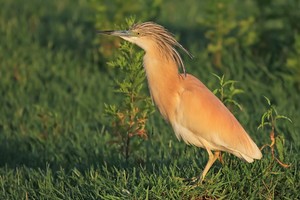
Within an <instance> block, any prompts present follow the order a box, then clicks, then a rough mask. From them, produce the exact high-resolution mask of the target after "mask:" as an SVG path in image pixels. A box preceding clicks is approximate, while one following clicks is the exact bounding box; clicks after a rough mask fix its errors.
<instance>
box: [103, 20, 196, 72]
mask: <svg viewBox="0 0 300 200" xmlns="http://www.w3.org/2000/svg"><path fill="white" fill-rule="evenodd" d="M98 33H100V34H107V35H114V36H118V37H121V38H122V39H124V40H127V41H129V42H131V43H134V44H136V45H138V46H139V47H141V48H142V49H144V50H145V51H146V52H150V51H152V52H155V53H156V54H157V53H158V54H160V55H163V56H166V57H167V58H168V59H171V60H174V61H175V62H176V63H177V64H178V66H181V67H182V68H183V70H184V65H183V62H182V60H181V57H180V55H179V53H178V52H177V51H176V50H175V48H174V47H175V46H177V47H179V48H180V49H182V50H183V51H184V52H185V53H186V54H188V55H189V56H190V57H191V58H192V57H193V56H192V54H190V53H189V52H188V51H187V50H186V49H185V48H184V47H183V46H182V45H181V44H179V43H178V42H177V41H176V39H175V38H174V36H173V34H172V33H170V32H169V31H168V30H167V29H165V28H164V27H163V26H161V25H159V24H156V23H154V22H144V23H141V24H134V25H133V26H132V27H131V28H129V29H128V30H118V31H116V30H113V31H98ZM184 71H185V70H184Z"/></svg>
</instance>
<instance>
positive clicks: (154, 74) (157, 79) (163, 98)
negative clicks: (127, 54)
mask: <svg viewBox="0 0 300 200" xmlns="http://www.w3.org/2000/svg"><path fill="white" fill-rule="evenodd" d="M144 68H145V71H146V75H147V79H148V85H149V90H150V93H151V96H152V99H153V100H154V102H155V104H156V106H157V107H158V109H159V111H160V112H161V114H162V115H163V117H164V118H165V119H167V120H170V117H171V116H172V112H174V108H175V104H176V101H177V94H178V91H179V85H180V84H179V82H180V80H182V78H183V77H182V76H181V75H180V74H179V73H178V67H177V64H176V62H175V61H174V60H173V59H171V58H167V57H164V55H156V54H153V53H151V52H146V54H145V56H144Z"/></svg>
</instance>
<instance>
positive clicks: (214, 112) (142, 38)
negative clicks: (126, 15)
mask: <svg viewBox="0 0 300 200" xmlns="http://www.w3.org/2000/svg"><path fill="white" fill-rule="evenodd" d="M97 33H98V34H106V35H112V36H118V37H120V38H122V39H124V40H126V41H128V42H131V43H133V44H135V45H137V46H139V47H140V48H141V49H143V50H144V51H145V54H144V57H143V66H144V70H145V72H146V73H145V74H146V78H147V82H148V88H149V90H150V95H151V97H152V99H153V101H154V103H155V105H156V106H157V108H158V110H159V112H160V113H161V115H162V117H163V118H164V119H165V120H166V121H168V122H169V123H170V125H171V126H172V128H173V131H174V132H175V135H176V137H177V139H178V140H181V139H182V140H183V141H184V142H185V143H186V144H188V145H194V146H196V147H199V148H203V149H205V150H206V151H207V153H208V161H207V164H206V166H205V167H204V170H203V171H202V173H201V174H200V176H197V180H198V181H200V182H202V181H203V180H204V178H205V176H206V175H207V173H208V171H209V169H210V168H211V166H212V165H213V163H214V162H215V161H216V160H217V159H218V158H219V156H220V155H221V154H220V153H221V152H229V153H231V154H233V155H235V156H237V157H238V158H241V159H243V160H245V161H247V162H248V163H252V162H253V161H254V160H259V159H261V158H262V153H261V151H260V149H259V148H258V147H257V145H256V144H255V143H254V141H253V140H252V139H251V138H250V136H249V135H248V133H247V132H246V131H245V129H244V128H243V127H242V125H241V124H240V123H239V121H238V120H237V119H236V118H235V117H234V115H233V114H232V113H231V112H230V111H229V110H228V108H227V107H226V106H225V105H224V104H223V103H222V102H221V100H219V98H218V97H216V96H215V95H214V94H213V93H212V92H211V91H210V90H209V89H208V88H207V87H206V86H205V85H204V84H203V83H202V82H201V81H200V80H199V79H197V78H196V77H195V76H193V75H191V74H189V73H186V70H185V66H184V63H183V60H182V58H181V56H180V54H179V53H178V51H177V49H176V48H178V49H181V50H182V51H183V52H185V53H186V54H188V55H189V56H190V57H192V55H191V53H189V51H187V50H186V49H185V48H184V47H183V46H182V45H181V44H180V43H179V42H178V41H177V40H176V39H175V37H174V35H173V34H172V33H170V32H169V31H168V30H167V29H166V28H164V27H163V26H161V25H159V24H157V23H155V22H143V23H136V24H133V25H132V26H131V27H130V28H129V29H128V30H104V31H103V30H99V31H97ZM180 68H181V71H182V73H181V72H180Z"/></svg>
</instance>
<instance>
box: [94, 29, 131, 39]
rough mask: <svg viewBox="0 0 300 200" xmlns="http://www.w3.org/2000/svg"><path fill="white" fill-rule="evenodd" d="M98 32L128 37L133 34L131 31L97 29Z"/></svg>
mask: <svg viewBox="0 0 300 200" xmlns="http://www.w3.org/2000/svg"><path fill="white" fill-rule="evenodd" d="M97 33H98V34H106V35H114V36H119V37H130V36H133V33H132V32H131V31H126V30H123V31H97Z"/></svg>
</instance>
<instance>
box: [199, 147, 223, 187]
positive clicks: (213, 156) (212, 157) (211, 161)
mask: <svg viewBox="0 0 300 200" xmlns="http://www.w3.org/2000/svg"><path fill="white" fill-rule="evenodd" d="M206 150H207V153H208V156H209V157H208V161H207V164H206V166H205V168H204V170H203V172H202V174H201V176H200V181H201V182H202V181H203V180H204V177H205V176H206V174H207V172H208V170H209V169H210V168H211V166H212V165H213V164H214V162H215V161H216V160H217V159H218V158H219V156H220V153H221V152H220V151H216V152H215V153H214V154H213V153H212V152H211V150H210V149H206Z"/></svg>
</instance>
